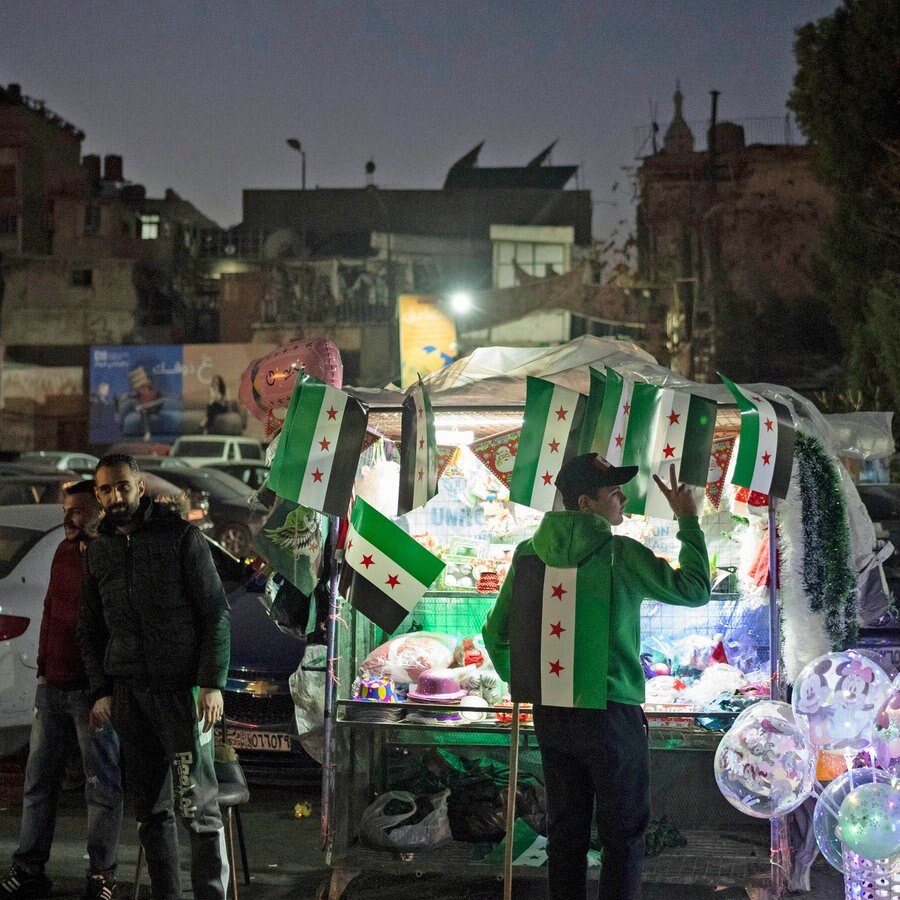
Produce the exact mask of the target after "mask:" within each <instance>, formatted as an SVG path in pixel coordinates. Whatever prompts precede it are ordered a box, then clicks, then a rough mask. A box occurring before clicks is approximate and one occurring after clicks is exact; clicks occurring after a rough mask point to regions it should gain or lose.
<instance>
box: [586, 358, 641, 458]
mask: <svg viewBox="0 0 900 900" xmlns="http://www.w3.org/2000/svg"><path fill="white" fill-rule="evenodd" d="M594 386H595V381H594V380H592V381H591V387H592V389H593V388H594ZM633 393H634V382H633V381H632V380H631V379H629V378H623V377H622V376H621V375H620V374H619V373H618V372H617V371H616V370H615V369H610V368H608V367H607V369H606V383H605V385H604V389H603V401H602V403H601V404H600V412H599V415H598V417H597V422H596V425H595V426H594V429H593V431H594V435H593V439H592V440H591V441H590V448H589V449H588V450H585V451H584V452H585V453H598V454H600V456H602V457H603V458H604V459H605V460H607V462H610V463H612V465H614V466H621V465H623V462H622V460H623V459H624V453H625V441H626V437H627V432H628V428H629V421H630V418H631V405H632V404H631V397H632V394H633ZM587 444H588V441H587V439H585V440H584V441H583V442H582V445H583V446H587Z"/></svg>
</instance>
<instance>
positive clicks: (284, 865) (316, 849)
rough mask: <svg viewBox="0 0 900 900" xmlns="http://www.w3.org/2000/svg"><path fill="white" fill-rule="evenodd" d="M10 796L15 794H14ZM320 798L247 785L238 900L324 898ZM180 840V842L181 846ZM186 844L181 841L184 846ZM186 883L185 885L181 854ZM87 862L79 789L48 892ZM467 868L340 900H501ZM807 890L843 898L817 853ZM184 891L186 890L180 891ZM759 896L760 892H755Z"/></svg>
mask: <svg viewBox="0 0 900 900" xmlns="http://www.w3.org/2000/svg"><path fill="white" fill-rule="evenodd" d="M13 799H14V798H13ZM305 801H306V802H310V803H311V805H312V815H311V816H309V817H306V818H296V817H295V814H294V808H295V805H296V804H298V803H302V802H305ZM319 812H320V803H319V798H318V797H317V796H316V795H315V793H314V792H311V791H310V790H308V789H301V788H298V789H292V788H262V787H259V786H254V785H251V800H250V803H249V804H247V805H246V806H245V807H243V812H242V819H243V823H244V830H245V837H246V843H247V850H248V857H249V862H250V870H251V879H250V884H249V885H245V884H244V883H243V881H240V882H239V885H238V887H239V897H240V898H242V900H288V898H290V900H298V898H301V900H304V898H310V900H312V898H316V897H319V896H322V897H327V893H326V894H322V893H321V891H322V889H323V885H326V884H327V883H328V876H329V872H328V870H327V868H326V866H325V860H324V856H323V854H322V851H321V838H320V822H319V818H318V816H319ZM19 814H20V807H19V805H18V804H17V803H16V802H13V801H11V800H7V802H4V803H2V804H0V866H5V865H6V864H7V861H8V860H9V859H10V856H11V854H12V853H13V851H14V850H15V847H16V843H17V839H18V828H19ZM184 837H185V840H184V841H182V844H183V845H186V843H187V841H186V835H184ZM137 846H138V845H137V836H136V831H135V828H134V824H133V819H132V818H131V817H130V815H129V812H128V811H127V810H126V820H125V825H124V827H123V833H122V839H121V844H120V851H119V860H120V862H119V873H118V878H119V883H120V889H119V894H118V897H119V900H125V898H130V897H131V896H132V889H133V884H134V872H135V864H136V860H137ZM183 849H184V846H183ZM183 864H185V877H184V884H185V886H186V887H187V886H188V885H189V879H188V877H187V869H186V859H183ZM85 866H86V857H85V847H84V804H83V800H82V799H81V796H80V793H79V792H77V791H75V792H69V793H66V794H65V795H64V797H63V800H62V803H61V808H60V810H59V816H58V821H57V830H56V837H55V840H54V844H53V853H52V857H51V860H50V863H49V865H48V867H47V874H48V875H49V876H50V878H51V879H52V880H53V882H54V891H53V896H54V897H57V898H61V900H70V898H71V900H76V898H80V897H81V894H82V890H83V887H84V880H83V879H84V870H85ZM464 874H465V873H459V872H448V873H446V874H441V875H423V876H421V877H416V876H415V875H411V876H408V877H398V876H387V875H379V874H376V873H364V874H361V875H359V876H358V877H357V878H355V879H354V880H352V881H351V882H350V883H349V885H348V887H347V888H346V891H345V892H344V895H343V896H344V898H346V900H357V898H358V900H362V898H372V900H376V898H380V900H388V898H390V900H402V898H407V897H408V898H410V900H413V898H415V900H431V898H450V900H455V898H460V900H463V898H469V900H499V898H500V897H501V896H502V885H501V884H500V883H499V882H498V881H497V879H493V878H488V879H485V878H481V879H477V880H475V879H472V880H465V879H464V877H463V876H464ZM812 875H813V878H812V886H813V891H812V892H811V893H807V894H800V895H796V896H805V897H809V898H812V900H841V898H843V897H844V891H843V881H842V878H841V876H840V875H839V873H837V872H835V871H834V870H833V869H832V868H831V867H830V866H828V865H827V863H825V862H824V861H823V860H821V859H819V860H818V861H817V863H816V865H815V866H814V867H813V871H812ZM141 896H142V897H149V896H150V890H149V885H148V884H147V881H146V876H145V877H144V879H143V885H142V890H141ZM188 896H190V891H189V889H188V890H186V891H185V897H188ZM513 896H514V897H515V898H516V900H543V898H546V897H547V892H546V887H545V886H544V884H543V882H542V880H541V879H536V880H528V881H516V882H514V890H513ZM753 896H755V897H756V898H757V900H763V898H764V895H760V894H756V895H753ZM746 897H748V894H747V892H746V891H745V890H743V889H741V888H738V887H729V888H721V887H720V888H718V889H716V888H714V887H711V886H698V885H695V884H694V885H692V884H687V885H684V884H653V883H650V884H646V885H645V888H644V898H645V900H662V898H665V900H705V898H709V900H713V898H715V900H736V898H746Z"/></svg>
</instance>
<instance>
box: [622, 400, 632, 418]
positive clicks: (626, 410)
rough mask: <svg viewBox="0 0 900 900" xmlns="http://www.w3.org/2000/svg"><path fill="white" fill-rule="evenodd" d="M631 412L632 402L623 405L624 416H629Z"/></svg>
mask: <svg viewBox="0 0 900 900" xmlns="http://www.w3.org/2000/svg"><path fill="white" fill-rule="evenodd" d="M630 412H631V404H630V403H626V404H625V405H624V406H623V407H622V415H623V416H627V415H628V413H630Z"/></svg>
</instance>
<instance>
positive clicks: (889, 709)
mask: <svg viewBox="0 0 900 900" xmlns="http://www.w3.org/2000/svg"><path fill="white" fill-rule="evenodd" d="M874 750H875V758H876V760H877V762H878V765H879V766H881V768H882V769H889V768H893V767H894V766H896V765H897V764H898V763H900V684H898V681H897V679H894V683H893V685H892V686H891V692H890V693H889V694H888V696H887V699H886V700H885V701H884V703H882V704H881V708H880V709H879V710H878V712H877V713H875V740H874Z"/></svg>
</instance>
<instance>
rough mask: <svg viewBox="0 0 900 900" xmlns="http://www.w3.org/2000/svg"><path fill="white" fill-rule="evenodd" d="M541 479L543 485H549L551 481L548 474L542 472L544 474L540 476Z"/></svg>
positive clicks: (551, 478)
mask: <svg viewBox="0 0 900 900" xmlns="http://www.w3.org/2000/svg"><path fill="white" fill-rule="evenodd" d="M541 479H542V480H543V482H544V484H550V483H551V482H552V481H553V476H552V475H551V474H550V473H549V472H544V474H543V475H541Z"/></svg>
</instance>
